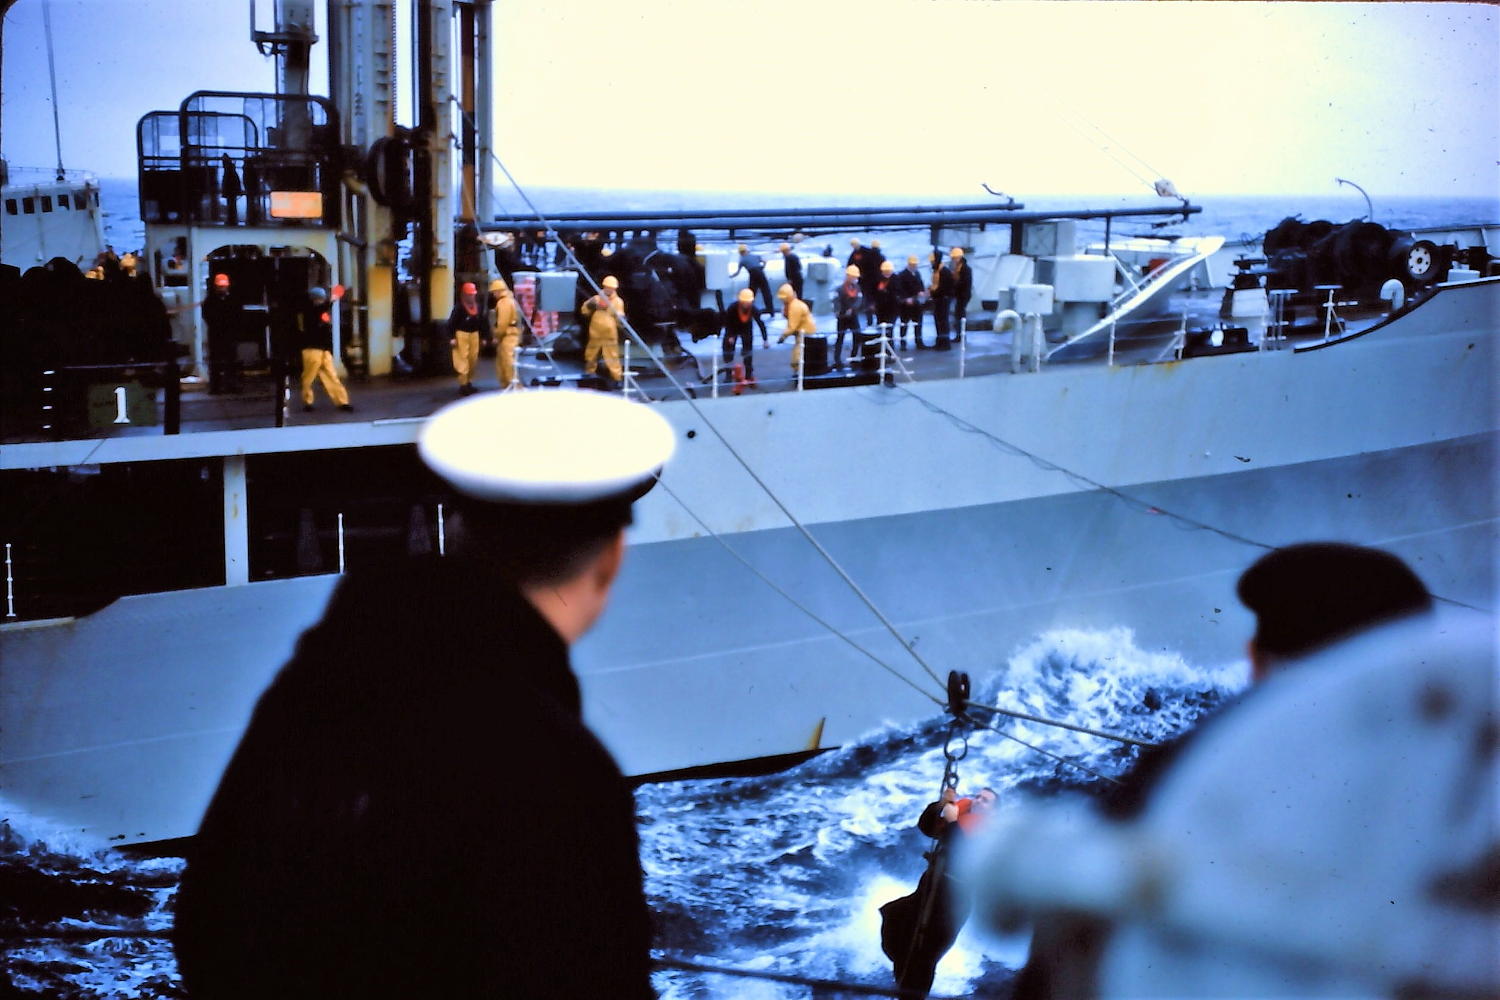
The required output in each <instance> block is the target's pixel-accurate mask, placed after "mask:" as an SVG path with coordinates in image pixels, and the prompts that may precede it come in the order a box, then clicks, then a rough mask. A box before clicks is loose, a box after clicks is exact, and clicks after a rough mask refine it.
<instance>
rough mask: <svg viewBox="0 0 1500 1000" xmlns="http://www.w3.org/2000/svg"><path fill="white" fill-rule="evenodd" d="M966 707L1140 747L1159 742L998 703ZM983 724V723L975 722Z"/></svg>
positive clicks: (971, 704)
mask: <svg viewBox="0 0 1500 1000" xmlns="http://www.w3.org/2000/svg"><path fill="white" fill-rule="evenodd" d="M964 707H965V708H975V709H978V710H979V711H981V712H989V713H991V714H993V715H1004V716H1007V717H1008V718H1012V719H1019V720H1021V721H1023V722H1036V723H1040V724H1042V725H1045V726H1056V727H1057V728H1058V729H1070V730H1072V731H1073V732H1075V733H1086V734H1088V735H1089V736H1098V737H1100V738H1101V739H1106V740H1114V741H1115V742H1116V743H1128V744H1130V745H1132V746H1138V747H1148V748H1149V747H1155V746H1156V745H1157V744H1155V743H1152V742H1151V741H1149V740H1138V739H1136V738H1135V737H1134V736H1121V735H1119V734H1118V733H1108V732H1105V731H1104V730H1102V729H1090V728H1089V727H1088V726H1079V725H1075V724H1074V723H1071V722H1060V721H1058V720H1057V719H1048V718H1045V717H1043V716H1040V715H1031V714H1029V713H1027V712H1017V711H1015V710H1014V709H1009V708H1000V707H998V706H996V705H985V704H982V703H980V702H977V701H966V702H964ZM975 724H976V725H982V723H975Z"/></svg>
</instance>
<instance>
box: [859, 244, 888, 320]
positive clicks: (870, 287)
mask: <svg viewBox="0 0 1500 1000" xmlns="http://www.w3.org/2000/svg"><path fill="white" fill-rule="evenodd" d="M884 263H885V254H884V253H882V252H881V249H880V241H879V240H871V241H870V245H869V246H868V247H866V248H865V262H864V263H863V264H861V265H859V290H860V292H862V293H863V294H864V297H865V325H867V326H869V325H872V324H873V323H874V322H875V285H876V284H877V283H878V282H879V281H880V273H881V272H880V265H882V264H884Z"/></svg>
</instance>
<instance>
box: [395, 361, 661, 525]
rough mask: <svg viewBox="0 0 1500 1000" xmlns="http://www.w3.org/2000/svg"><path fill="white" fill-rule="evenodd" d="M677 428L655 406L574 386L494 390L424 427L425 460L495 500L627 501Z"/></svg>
mask: <svg viewBox="0 0 1500 1000" xmlns="http://www.w3.org/2000/svg"><path fill="white" fill-rule="evenodd" d="M676 446H677V438H676V433H675V432H674V431H673V430H672V425H671V424H669V423H667V421H666V420H664V419H663V418H662V416H661V414H659V413H657V412H656V411H655V410H654V409H652V408H651V407H649V406H646V405H644V404H642V403H632V402H629V401H628V400H625V399H622V398H621V397H619V396H611V395H605V394H604V393H598V392H581V391H577V390H572V389H541V390H536V391H530V392H505V393H487V394H484V395H480V396H474V397H472V398H470V399H466V400H464V401H462V402H458V403H453V404H451V405H449V406H445V407H443V409H441V410H439V411H438V412H437V413H435V414H433V416H432V418H431V419H429V420H428V421H427V424H426V426H425V427H423V428H422V433H421V436H420V437H419V438H418V441H417V450H418V452H419V453H420V454H421V456H422V461H424V462H426V463H427V466H428V467H429V468H430V469H432V471H434V472H436V473H437V474H438V475H439V476H441V477H442V478H443V479H444V480H446V481H447V482H448V483H449V485H451V486H452V487H453V488H454V489H455V490H457V491H458V492H459V493H461V494H463V495H464V496H467V497H471V498H473V499H475V500H481V501H489V502H492V503H508V504H535V505H558V506H575V505H584V504H595V503H599V502H604V501H611V500H616V499H618V500H623V501H626V502H627V503H628V502H629V501H631V500H634V499H636V498H637V497H640V496H641V495H643V494H644V493H645V492H646V491H647V490H649V489H650V488H651V486H652V485H654V483H655V474H656V472H657V471H658V470H660V469H661V467H662V466H663V465H664V464H665V463H666V461H667V459H668V458H670V457H671V456H672V452H673V451H674V450H675V448H676Z"/></svg>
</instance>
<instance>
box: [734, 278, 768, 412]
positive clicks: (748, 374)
mask: <svg viewBox="0 0 1500 1000" xmlns="http://www.w3.org/2000/svg"><path fill="white" fill-rule="evenodd" d="M757 326H758V327H760V339H761V343H762V344H765V343H767V340H768V337H767V334H766V324H765V321H764V320H762V319H761V318H760V313H758V312H756V311H755V293H754V292H752V291H751V290H750V289H748V288H742V289H740V294H739V298H738V300H737V301H736V302H735V303H734V305H732V306H730V307H729V308H728V309H725V310H724V363H725V364H726V365H727V364H729V362H731V361H733V360H734V348H735V345H736V344H738V345H739V347H740V357H741V358H743V359H744V364H745V381H746V382H748V383H749V384H751V385H754V384H755V361H754V360H753V357H752V355H751V353H750V350H751V348H752V347H754V346H755V327H757ZM735 391H736V392H738V391H739V389H738V387H736V389H735Z"/></svg>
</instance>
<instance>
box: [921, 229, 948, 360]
mask: <svg viewBox="0 0 1500 1000" xmlns="http://www.w3.org/2000/svg"><path fill="white" fill-rule="evenodd" d="M927 298H928V300H929V301H930V302H931V303H932V325H933V326H934V327H936V328H937V340H936V341H935V342H934V343H933V345H932V346H933V348H934V349H936V350H939V351H947V350H951V349H952V347H953V345H952V344H950V343H949V342H948V310H949V309H950V307H951V306H952V305H953V272H952V271H950V270H948V268H947V267H945V266H944V264H943V258H942V255H941V254H939V253H938V252H937V251H936V250H934V251H933V252H932V283H931V284H929V285H928V286H927Z"/></svg>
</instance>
